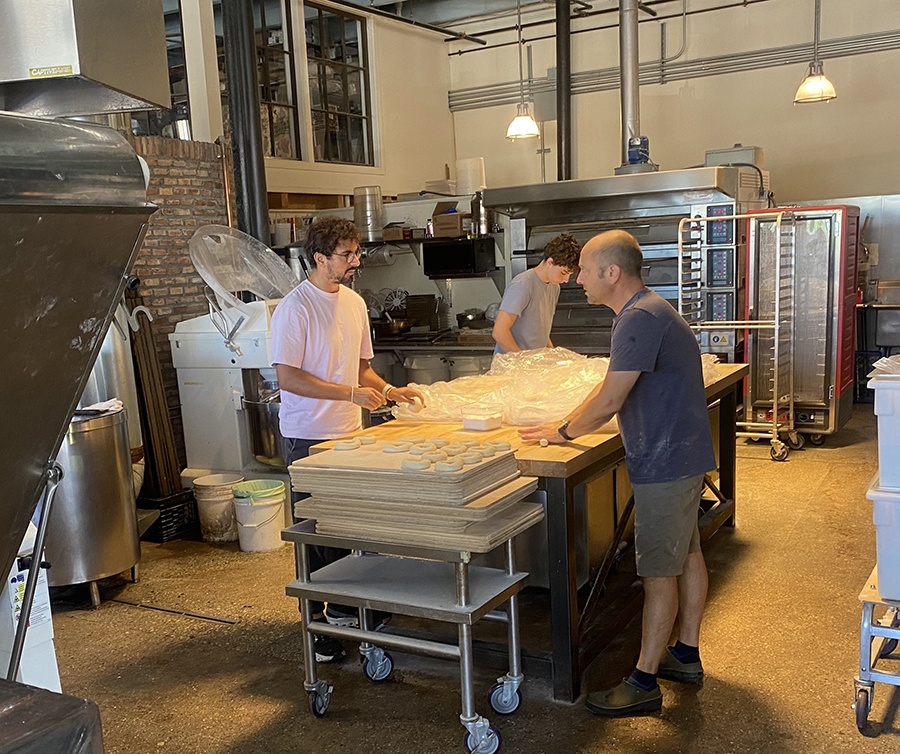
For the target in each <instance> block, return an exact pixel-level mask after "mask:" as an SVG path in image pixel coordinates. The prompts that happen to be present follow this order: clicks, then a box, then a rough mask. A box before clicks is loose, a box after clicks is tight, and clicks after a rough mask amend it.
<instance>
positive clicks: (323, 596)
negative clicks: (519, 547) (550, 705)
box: [282, 520, 528, 754]
mask: <svg viewBox="0 0 900 754" xmlns="http://www.w3.org/2000/svg"><path fill="white" fill-rule="evenodd" d="M525 528H527V527H525ZM523 530H524V529H523ZM518 533H519V532H516V533H515V534H513V535H512V536H511V537H510V538H509V539H508V540H506V541H505V544H504V545H503V546H504V547H505V550H506V567H505V569H499V568H486V567H483V566H471V565H470V560H471V556H472V554H473V553H471V552H468V551H459V550H448V549H445V548H431V547H421V546H408V545H395V544H384V543H379V542H372V541H368V540H360V539H357V538H351V537H338V536H331V535H323V534H316V532H315V521H313V520H306V521H303V522H301V523H299V524H295V525H294V526H291V527H289V528H287V529H285V530H284V531H283V532H282V539H285V540H287V541H289V542H292V543H293V544H294V557H295V560H296V566H297V574H298V578H297V580H296V581H294V582H292V583H290V584H289V585H288V586H287V587H286V589H285V591H286V592H287V594H288V595H289V596H291V597H297V598H298V599H299V600H300V613H301V617H302V621H303V660H304V665H305V672H306V680H305V682H304V684H303V687H304V689H305V690H306V691H307V693H308V695H309V707H310V711H311V712H312V714H313V715H314V716H316V717H321V716H323V715H324V714H325V712H326V711H327V709H328V705H329V703H330V701H331V695H332V691H333V687H332V686H331V685H330V684H329V683H328V682H327V681H325V680H323V679H321V678H319V677H318V668H317V667H316V660H315V649H314V643H313V642H314V636H313V635H314V634H323V635H326V636H333V637H335V638H338V639H348V640H351V641H358V642H360V649H359V651H360V654H361V655H362V657H363V672H364V673H365V675H366V677H367V678H369V680H371V681H373V682H380V681H384V680H387V678H388V677H389V676H390V674H391V672H392V670H393V659H392V658H391V656H390V654H388V653H387V652H385V651H384V649H382V647H388V648H392V649H399V650H405V651H408V652H414V653H416V654H422V655H426V656H431V657H438V658H441V659H447V660H457V661H458V662H459V668H460V693H461V697H462V712H461V714H460V716H459V720H460V723H462V725H463V727H464V728H465V729H466V734H465V739H464V743H465V745H466V748H467V749H468V751H469V752H471V753H473V754H474V753H475V752H478V754H494V752H496V751H497V750H498V749H499V748H500V743H501V739H500V734H499V732H498V731H497V730H496V729H495V728H494V727H492V726H491V724H490V721H489V720H488V719H487V718H486V717H483V716H481V715H479V714H478V713H477V712H476V711H475V701H474V690H473V686H474V681H473V667H474V661H473V650H472V626H473V625H474V624H475V623H476V622H477V621H478V620H480V619H481V618H483V617H485V616H486V615H487V614H488V613H489V612H490V611H491V610H493V609H494V608H496V607H498V606H500V605H501V604H503V603H504V602H506V603H507V632H508V641H509V648H508V650H509V672H508V673H506V674H505V675H503V676H501V677H500V678H498V679H497V684H496V685H494V686H493V687H492V688H491V690H490V693H489V695H488V701H489V703H490V705H491V707H492V708H493V709H494V711H495V712H497V713H499V714H504V715H508V714H512V713H513V712H515V711H516V710H517V709H518V708H519V705H520V704H521V701H522V695H521V691H520V690H519V687H520V686H521V685H522V683H523V682H524V679H525V677H524V675H523V674H522V666H521V648H520V643H519V607H518V598H517V595H518V592H519V591H520V590H521V589H522V587H523V585H524V581H525V579H526V578H527V576H528V574H527V573H524V572H519V571H516V567H515V548H514V546H513V543H514V538H515V536H516V534H518ZM309 545H324V546H328V547H339V548H343V549H349V550H354V553H353V554H351V555H349V556H347V557H345V558H342V559H341V560H338V561H336V562H334V563H331V564H330V565H327V566H325V567H324V568H321V569H319V570H317V571H316V572H315V573H314V574H310V570H309V550H308V547H309ZM373 551H375V552H373ZM394 556H399V557H394ZM311 600H318V601H328V600H332V601H337V602H340V603H341V604H345V605H350V606H353V607H356V608H358V610H359V621H360V622H359V626H360V628H349V627H343V626H332V625H329V624H328V623H325V622H321V621H315V622H314V621H313V620H312V608H311V605H310V601H311ZM372 610H384V611H388V612H393V613H398V614H400V615H410V616H414V617H419V618H426V619H430V620H437V621H444V622H448V623H456V624H457V626H458V634H459V642H458V644H457V645H450V644H446V643H443V642H437V641H431V640H426V639H419V638H412V637H407V636H402V635H398V634H393V633H384V632H376V631H375V629H374V628H373V625H372V615H371V611H372Z"/></svg>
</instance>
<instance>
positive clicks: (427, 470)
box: [289, 437, 543, 552]
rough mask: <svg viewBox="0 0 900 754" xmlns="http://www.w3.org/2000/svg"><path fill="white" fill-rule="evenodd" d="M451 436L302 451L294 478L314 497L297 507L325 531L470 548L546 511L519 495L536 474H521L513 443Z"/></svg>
mask: <svg viewBox="0 0 900 754" xmlns="http://www.w3.org/2000/svg"><path fill="white" fill-rule="evenodd" d="M369 439H372V438H369ZM415 439H416V438H413V440H415ZM453 439H454V438H453V437H447V438H435V439H433V440H430V441H429V442H427V443H426V442H423V441H417V442H411V441H409V440H407V441H403V442H399V441H394V442H369V443H367V444H361V443H360V442H359V440H358V439H357V438H354V440H355V442H354V440H349V441H340V442H338V443H335V447H334V449H332V450H326V451H324V452H321V453H316V454H314V455H312V456H310V457H308V458H303V459H300V460H299V461H296V462H295V463H294V464H292V465H291V467H290V468H289V472H290V475H291V484H292V486H293V488H294V490H296V491H298V492H310V493H312V495H313V497H311V498H307V499H306V500H303V501H301V502H299V503H297V505H296V508H295V513H296V515H298V516H304V517H307V518H313V519H315V520H316V531H317V532H319V533H320V534H331V535H337V536H346V537H353V538H364V539H369V540H373V541H379V542H391V543H398V544H409V545H419V546H425V547H449V548H451V549H457V548H458V549H462V550H468V551H472V552H486V551H488V550H491V549H493V548H494V547H496V546H497V545H499V544H500V543H502V542H503V541H505V540H506V539H509V538H510V537H512V536H515V535H516V534H517V533H519V532H520V531H523V530H524V529H526V528H528V527H529V526H531V525H532V524H533V523H536V522H537V521H539V520H540V519H541V518H542V517H543V509H542V507H541V506H540V505H536V504H533V503H523V502H521V501H522V498H524V497H526V496H527V495H528V494H530V493H531V492H532V491H534V490H535V489H536V487H537V480H536V479H534V478H531V477H520V476H519V472H518V470H517V468H516V460H515V457H514V456H513V454H512V451H511V450H510V449H509V444H508V443H505V442H494V443H493V444H491V443H479V442H475V441H471V440H470V441H468V443H467V444H463V443H462V442H453Z"/></svg>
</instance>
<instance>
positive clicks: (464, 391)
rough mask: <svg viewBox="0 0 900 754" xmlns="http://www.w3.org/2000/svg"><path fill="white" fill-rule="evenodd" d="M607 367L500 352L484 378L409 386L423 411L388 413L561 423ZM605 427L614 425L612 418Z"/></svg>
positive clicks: (547, 353) (709, 375) (707, 361)
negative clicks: (490, 414) (496, 414)
mask: <svg viewBox="0 0 900 754" xmlns="http://www.w3.org/2000/svg"><path fill="white" fill-rule="evenodd" d="M702 364H703V381H704V384H707V385H708V384H709V383H710V382H712V381H713V380H715V378H716V367H715V364H716V357H715V356H713V355H711V354H703V356H702ZM608 369H609V359H608V358H605V357H603V358H588V357H587V356H582V355H581V354H577V353H575V352H574V351H569V350H567V349H565V348H540V349H536V350H533V351H522V352H520V353H508V354H501V355H498V356H495V357H494V361H493V363H492V365H491V370H490V372H488V373H487V374H482V375H473V376H469V377H459V378H457V379H455V380H450V381H449V382H435V383H433V384H431V385H419V384H416V383H411V384H413V385H415V387H416V388H418V389H419V390H420V391H421V392H422V393H423V394H424V395H425V407H424V408H422V409H421V410H418V409H417V407H413V408H410V407H409V406H407V405H406V404H398V405H397V406H395V407H394V408H393V410H392V413H393V415H394V417H395V418H397V419H400V420H407V421H433V422H446V421H461V420H462V412H463V410H466V409H471V408H474V407H479V408H480V407H483V408H486V409H500V410H501V411H502V413H503V423H504V424H508V425H513V426H523V427H528V426H534V425H536V424H542V423H543V422H549V421H562V419H563V417H565V416H566V415H567V414H568V413H569V412H570V411H572V409H574V408H575V407H576V406H577V405H578V404H579V403H581V402H582V401H583V400H584V399H585V398H586V397H587V396H588V394H589V393H590V392H591V390H593V389H594V388H595V387H596V386H597V385H599V384H600V383H602V382H603V380H604V379H605V378H606V372H607V370H608ZM607 426H611V427H613V426H615V419H613V420H612V421H611V422H610V423H609V425H607Z"/></svg>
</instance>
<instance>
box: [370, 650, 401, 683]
mask: <svg viewBox="0 0 900 754" xmlns="http://www.w3.org/2000/svg"><path fill="white" fill-rule="evenodd" d="M362 667H363V673H364V674H365V676H366V678H368V679H369V680H370V681H372V683H381V682H382V681H386V680H387V679H388V678H389V677H390V675H391V673H393V672H394V658H393V657H391V656H390V655H389V654H388V653H387V652H384V653H382V655H381V662H369V659H368V658H366V659H364V660H363V666H362Z"/></svg>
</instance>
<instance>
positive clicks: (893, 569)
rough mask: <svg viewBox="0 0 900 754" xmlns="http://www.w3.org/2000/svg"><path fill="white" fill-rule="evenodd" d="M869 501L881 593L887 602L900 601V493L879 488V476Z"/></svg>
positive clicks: (873, 485) (873, 480) (874, 479)
mask: <svg viewBox="0 0 900 754" xmlns="http://www.w3.org/2000/svg"><path fill="white" fill-rule="evenodd" d="M866 497H867V498H869V500H871V501H872V521H873V522H874V524H875V548H876V551H877V553H878V555H877V557H878V591H879V592H880V594H881V596H882V597H884V598H885V599H889V600H900V492H894V491H891V490H886V489H884V487H881V486H879V478H878V474H876V475H875V476H874V477H872V481H871V482H869V489H868V490H867V491H866Z"/></svg>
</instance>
